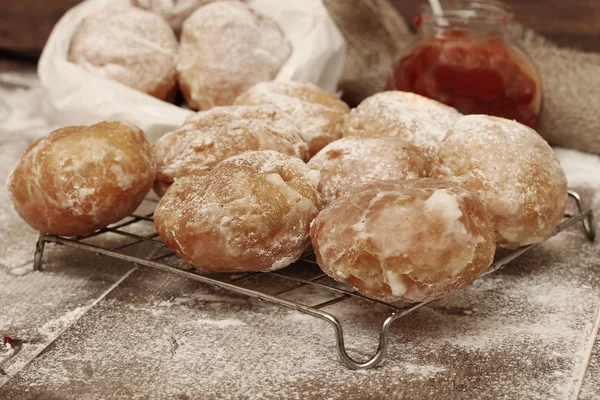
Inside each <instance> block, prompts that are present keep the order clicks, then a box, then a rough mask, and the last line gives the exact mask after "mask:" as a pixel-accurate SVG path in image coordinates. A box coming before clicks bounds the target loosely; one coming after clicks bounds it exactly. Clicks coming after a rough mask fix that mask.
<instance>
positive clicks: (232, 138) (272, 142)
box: [152, 105, 308, 196]
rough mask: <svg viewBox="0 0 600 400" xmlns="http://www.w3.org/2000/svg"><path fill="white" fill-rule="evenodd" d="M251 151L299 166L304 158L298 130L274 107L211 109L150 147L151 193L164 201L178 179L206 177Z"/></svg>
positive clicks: (305, 146)
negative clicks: (153, 170)
mask: <svg viewBox="0 0 600 400" xmlns="http://www.w3.org/2000/svg"><path fill="white" fill-rule="evenodd" d="M251 150H275V151H278V152H280V153H283V154H287V155H290V156H293V157H298V158H300V159H301V160H305V159H306V158H307V154H308V146H307V145H306V143H305V142H304V141H303V140H302V137H301V136H300V131H299V130H298V127H297V126H296V125H295V124H294V123H293V122H292V121H291V120H290V119H289V118H288V117H287V116H285V115H284V114H283V113H282V112H281V111H279V110H278V109H276V108H275V107H273V106H270V105H263V106H224V107H215V108H213V109H211V110H209V111H201V112H199V113H197V114H195V115H192V116H191V117H189V118H188V119H187V120H186V122H185V124H184V125H183V127H181V128H179V129H177V130H175V131H173V132H169V133H167V134H166V135H164V136H162V137H161V138H160V139H159V140H158V141H157V142H156V143H155V144H154V145H153V148H152V152H153V158H154V162H155V163H156V166H157V174H156V180H155V182H154V191H155V192H156V194H158V195H159V196H163V195H164V194H165V192H166V191H167V189H168V188H169V186H170V185H171V184H172V183H173V182H174V181H175V180H176V179H178V178H180V177H182V176H185V175H189V174H191V173H194V174H201V175H204V174H207V173H208V172H209V171H210V170H211V169H212V168H213V167H214V166H215V165H217V164H218V163H219V162H221V161H223V160H224V159H226V158H229V157H232V156H235V155H238V154H241V153H243V152H246V151H251Z"/></svg>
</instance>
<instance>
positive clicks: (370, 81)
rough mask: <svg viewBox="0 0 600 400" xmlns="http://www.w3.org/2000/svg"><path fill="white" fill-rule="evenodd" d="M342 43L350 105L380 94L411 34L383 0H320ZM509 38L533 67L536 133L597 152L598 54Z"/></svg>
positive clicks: (526, 35)
mask: <svg viewBox="0 0 600 400" xmlns="http://www.w3.org/2000/svg"><path fill="white" fill-rule="evenodd" d="M324 2H325V5H326V6H327V8H328V10H329V12H330V14H331V15H332V17H333V19H334V20H335V22H336V24H337V25H338V27H339V29H340V30H341V31H342V33H343V34H344V36H345V38H346V40H347V41H348V53H347V58H346V64H345V69H344V74H343V76H342V80H341V83H340V88H341V90H342V91H343V92H344V98H345V100H347V101H348V102H349V103H351V104H352V105H355V104H358V103H359V102H360V101H361V100H362V99H364V98H365V97H367V96H370V95H372V94H374V93H377V92H380V91H382V90H384V89H385V85H386V81H387V78H388V76H389V74H390V72H391V68H392V65H393V63H394V62H395V61H396V59H397V58H398V55H399V54H401V52H402V51H403V50H404V48H405V46H407V45H409V44H410V42H411V35H412V33H411V32H410V30H409V29H408V26H407V24H406V22H405V20H404V18H403V17H402V16H401V15H400V14H399V13H398V12H397V11H396V9H395V8H394V7H393V6H392V5H391V4H389V3H388V1H387V0H358V1H347V0H324ZM514 36H515V38H516V40H517V42H518V43H519V44H520V45H521V47H522V48H523V49H524V50H525V51H526V52H527V53H528V54H529V55H530V56H531V58H532V59H533V60H534V62H535V63H536V65H537V67H538V69H539V72H540V75H541V79H542V87H543V93H544V100H543V107H542V114H541V118H540V122H539V125H538V132H539V133H540V134H541V135H542V136H543V137H544V138H545V139H546V140H547V141H548V142H550V143H551V144H553V145H558V146H561V147H570V148H575V149H578V150H583V151H587V152H593V153H600V53H586V52H582V51H578V50H574V49H567V48H560V47H558V46H556V45H555V44H553V43H551V42H550V41H548V40H546V39H545V38H544V37H543V36H541V35H539V34H537V33H536V32H533V31H531V30H529V29H525V28H522V27H519V26H515V27H514Z"/></svg>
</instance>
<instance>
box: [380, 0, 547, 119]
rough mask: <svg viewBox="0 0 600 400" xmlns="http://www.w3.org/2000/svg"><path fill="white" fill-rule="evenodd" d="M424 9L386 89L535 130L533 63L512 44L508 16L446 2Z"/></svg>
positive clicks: (494, 7)
mask: <svg viewBox="0 0 600 400" xmlns="http://www.w3.org/2000/svg"><path fill="white" fill-rule="evenodd" d="M440 4H441V6H442V10H441V12H440V11H438V12H437V13H435V14H434V13H433V12H432V10H431V8H429V7H424V8H423V12H421V13H420V14H417V15H416V16H415V18H414V21H413V22H414V25H415V28H417V30H418V34H417V35H416V40H415V42H414V44H413V45H412V46H411V47H410V49H409V51H408V52H407V53H406V54H405V55H404V57H402V58H401V59H400V60H399V61H398V62H397V63H396V64H395V66H394V70H393V74H392V76H391V77H390V80H389V82H388V89H392V90H402V91H407V92H414V93H417V94H420V95H423V96H426V97H429V98H432V99H435V100H437V101H440V102H442V103H445V104H447V105H450V106H452V107H454V108H456V109H457V110H458V111H460V112H462V113H463V114H487V115H495V116H499V117H504V118H508V119H514V120H517V121H519V122H521V123H523V124H525V125H528V126H530V127H535V125H536V123H537V119H538V116H539V113H540V108H541V105H542V89H541V85H540V79H539V76H538V73H537V70H536V68H535V66H534V65H533V62H532V61H531V59H530V58H529V57H528V56H527V55H526V54H525V52H524V51H523V50H521V49H520V48H519V46H517V44H516V42H515V41H514V40H513V39H512V35H511V27H512V13H510V12H509V10H508V9H507V8H506V7H505V6H504V5H502V3H498V2H495V1H485V2H484V1H464V0H447V1H441V2H440Z"/></svg>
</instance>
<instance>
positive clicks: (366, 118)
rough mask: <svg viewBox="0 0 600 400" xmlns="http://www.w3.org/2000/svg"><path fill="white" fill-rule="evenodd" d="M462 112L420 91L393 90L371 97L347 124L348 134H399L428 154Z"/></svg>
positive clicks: (360, 106)
mask: <svg viewBox="0 0 600 400" xmlns="http://www.w3.org/2000/svg"><path fill="white" fill-rule="evenodd" d="M461 116H462V114H460V113H459V112H458V111H456V110H455V109H454V108H452V107H448V106H447V105H445V104H442V103H439V102H437V101H435V100H431V99H428V98H427V97H423V96H419V95H418V94H414V93H408V92H401V91H389V92H381V93H377V94H375V95H373V96H371V97H367V98H366V99H365V100H363V102H362V103H360V105H359V106H358V107H356V108H354V109H353V110H352V111H351V112H350V115H349V116H348V118H346V122H345V124H344V129H343V133H344V136H361V137H373V136H398V137H399V138H402V139H404V140H406V141H407V142H409V143H411V144H413V145H415V146H417V147H418V148H419V149H420V150H421V151H422V152H423V153H424V154H425V155H426V156H427V157H431V154H432V153H433V151H434V149H435V147H436V146H437V144H438V143H439V142H441V141H442V139H443V138H444V136H445V135H446V131H447V130H448V129H449V128H450V127H451V126H452V124H454V122H456V121H457V120H458V119H459V118H460V117H461Z"/></svg>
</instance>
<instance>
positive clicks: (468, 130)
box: [431, 115, 567, 248]
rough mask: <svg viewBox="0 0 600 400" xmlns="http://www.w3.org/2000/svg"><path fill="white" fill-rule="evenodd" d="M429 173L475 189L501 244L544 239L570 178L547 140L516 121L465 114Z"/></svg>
mask: <svg viewBox="0 0 600 400" xmlns="http://www.w3.org/2000/svg"><path fill="white" fill-rule="evenodd" d="M431 168H432V171H431V176H432V177H435V178H440V179H447V180H452V181H455V182H458V183H461V184H463V185H465V186H468V187H469V188H471V189H472V190H474V191H475V192H476V193H477V194H478V195H479V197H480V198H481V200H482V201H483V202H484V203H485V204H486V206H487V208H488V211H489V213H490V217H491V219H492V221H493V222H494V226H495V230H496V241H497V242H498V244H499V245H500V246H503V247H509V248H514V247H519V246H525V245H528V244H532V243H540V242H542V241H544V240H546V239H547V238H548V237H550V235H551V234H552V232H554V229H555V228H556V226H557V225H558V224H559V223H560V221H561V219H562V218H563V215H564V212H565V206H566V201H567V180H566V177H565V173H564V171H563V170H562V168H561V166H560V164H559V162H558V159H557V157H556V155H555V154H554V152H553V151H552V149H551V148H550V146H549V145H548V143H546V142H545V141H544V139H542V137H541V136H540V135H538V134H537V133H536V132H535V131H534V130H533V129H531V128H529V127H527V126H525V125H522V124H520V123H518V122H516V121H510V120H507V119H504V118H498V117H490V116H487V115H469V116H465V117H462V118H461V119H460V120H458V122H456V124H454V126H453V127H452V128H451V129H450V130H449V131H448V135H447V136H446V138H445V139H444V140H443V141H442V142H441V143H440V145H439V147H438V148H437V150H436V152H435V153H434V155H433V158H432V166H431Z"/></svg>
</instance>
